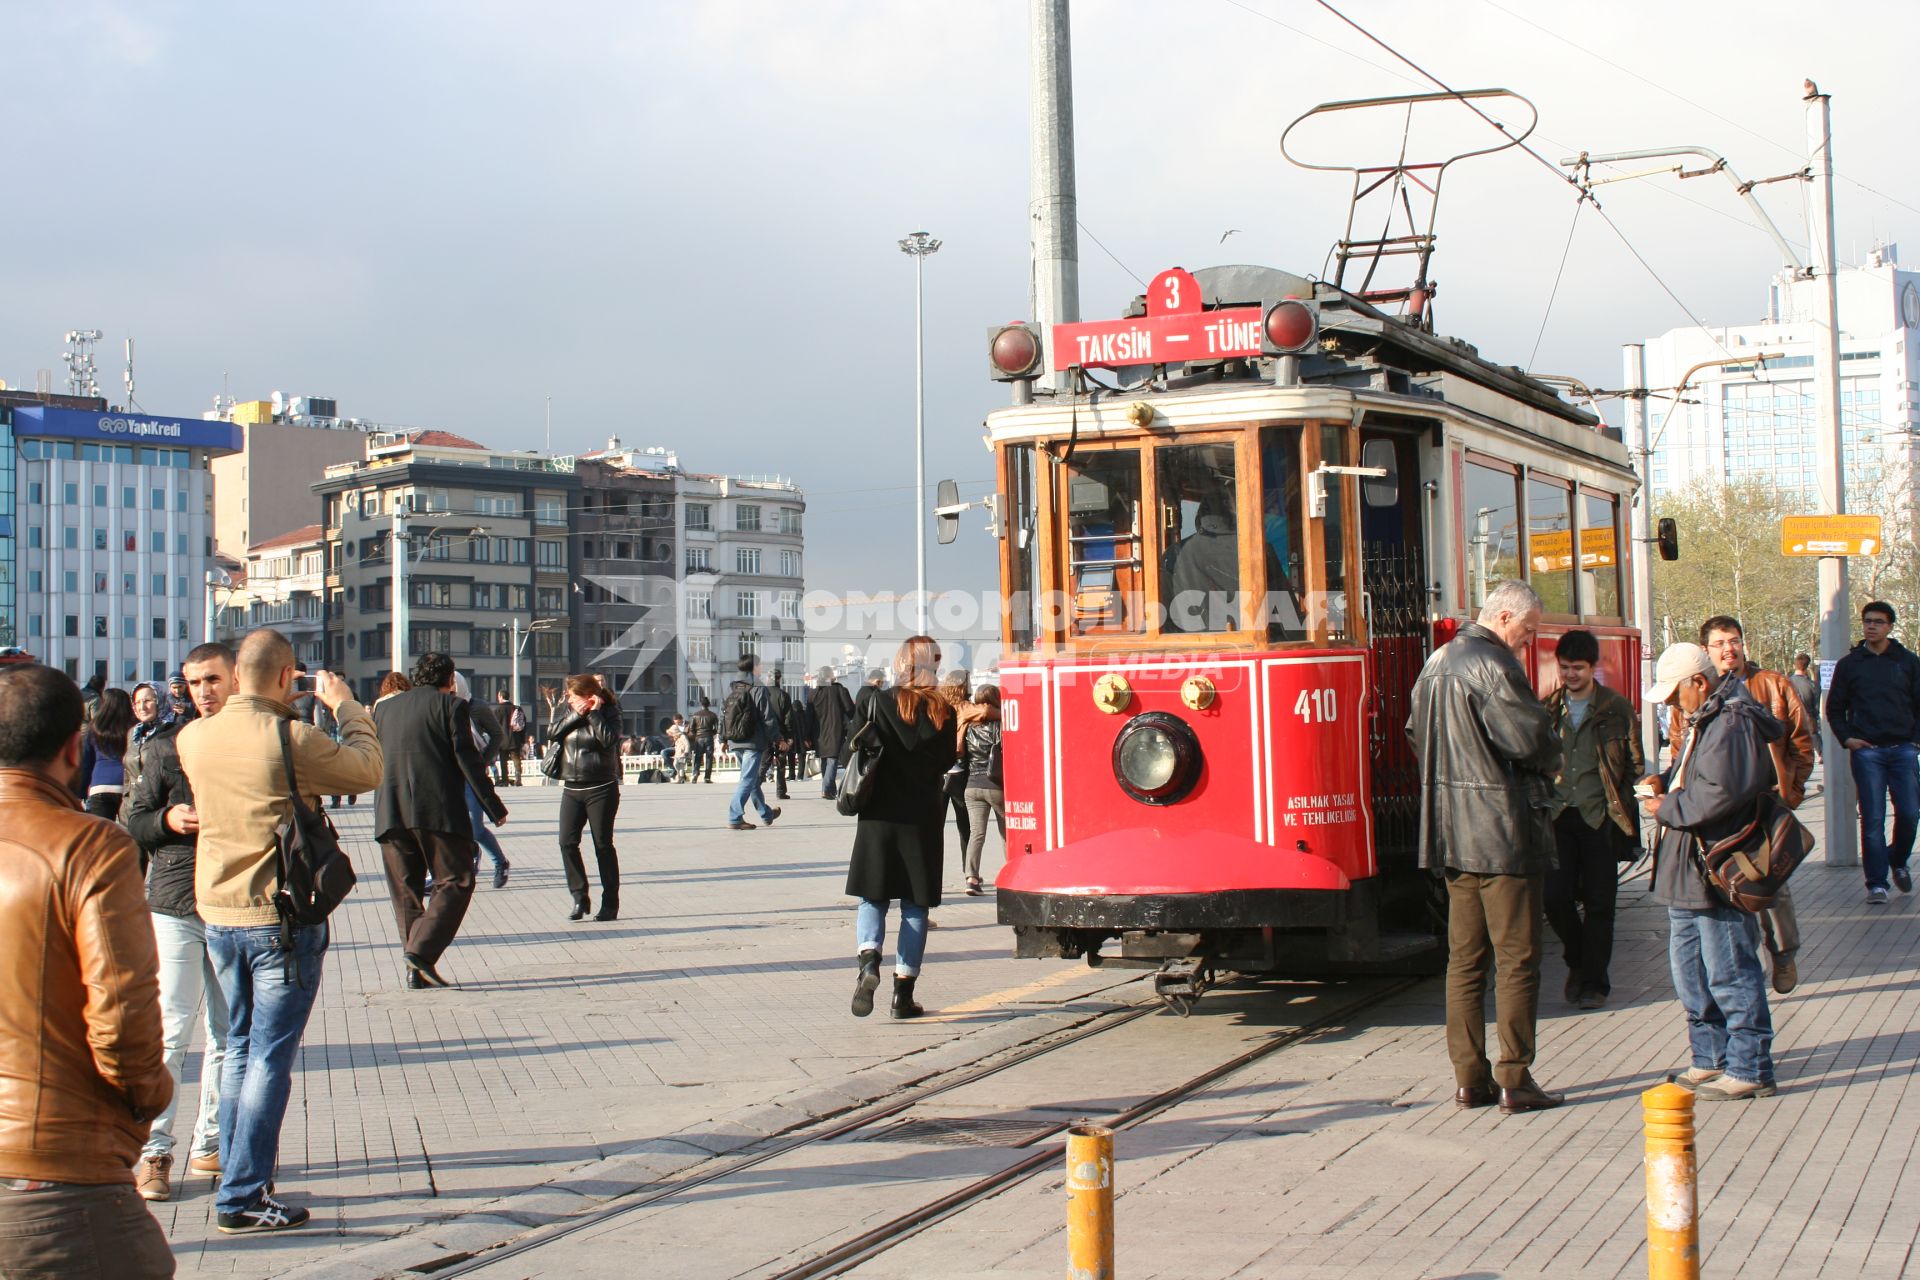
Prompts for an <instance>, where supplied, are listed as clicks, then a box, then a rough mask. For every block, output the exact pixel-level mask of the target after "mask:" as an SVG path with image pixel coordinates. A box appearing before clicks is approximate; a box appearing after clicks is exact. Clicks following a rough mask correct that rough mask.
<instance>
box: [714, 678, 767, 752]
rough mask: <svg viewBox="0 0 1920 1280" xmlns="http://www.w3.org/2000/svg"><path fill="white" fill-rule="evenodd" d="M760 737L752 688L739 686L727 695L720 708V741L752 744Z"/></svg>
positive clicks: (758, 713) (758, 714)
mask: <svg viewBox="0 0 1920 1280" xmlns="http://www.w3.org/2000/svg"><path fill="white" fill-rule="evenodd" d="M759 736H760V708H759V707H758V706H756V705H754V701H753V686H752V685H741V686H740V687H739V688H738V689H735V690H734V691H733V692H732V693H730V694H728V695H727V702H726V705H725V706H723V707H721V708H720V740H721V741H722V742H753V741H755V740H757V739H758V738H759Z"/></svg>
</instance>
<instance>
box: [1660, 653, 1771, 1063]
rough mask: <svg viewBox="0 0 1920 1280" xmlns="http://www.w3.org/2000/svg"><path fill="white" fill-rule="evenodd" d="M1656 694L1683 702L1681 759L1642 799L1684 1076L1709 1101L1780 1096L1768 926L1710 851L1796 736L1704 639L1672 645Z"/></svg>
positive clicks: (1736, 824) (1677, 753)
mask: <svg viewBox="0 0 1920 1280" xmlns="http://www.w3.org/2000/svg"><path fill="white" fill-rule="evenodd" d="M1646 696H1647V697H1648V698H1649V699H1650V700H1651V701H1653V702H1665V703H1670V704H1671V705H1673V706H1674V707H1676V708H1678V710H1679V712H1680V714H1681V717H1682V722H1683V724H1684V726H1685V727H1684V731H1683V732H1682V734H1681V736H1680V738H1679V739H1678V740H1677V741H1676V742H1675V743H1674V749H1673V764H1672V766H1671V767H1670V768H1669V769H1668V771H1667V773H1666V775H1665V776H1664V777H1663V778H1660V779H1657V780H1653V779H1650V780H1649V782H1648V783H1647V784H1645V786H1646V789H1647V790H1650V791H1653V792H1655V793H1656V794H1652V795H1648V796H1647V797H1646V798H1645V799H1644V801H1643V802H1642V807H1643V808H1644V809H1645V810H1646V812H1647V815H1648V816H1649V817H1651V818H1653V819H1654V820H1655V821H1656V822H1657V823H1659V828H1660V830H1659V843H1658V845H1657V846H1656V847H1655V849H1654V856H1653V899H1654V901H1655V902H1658V903H1660V904H1661V905H1663V906H1665V907H1666V908H1667V923H1668V928H1669V934H1668V940H1667V957H1668V961H1669V963H1670V964H1671V966H1672V969H1673V987H1674V991H1675V992H1676V993H1677V994H1678V995H1679V997H1680V1003H1681V1005H1682V1006H1683V1007H1684V1008H1685V1009H1686V1012H1687V1040H1688V1042H1689V1044H1690V1045H1691V1047H1692V1050H1693V1065H1692V1066H1691V1067H1690V1068H1688V1069H1687V1070H1686V1071H1683V1072H1679V1073H1677V1074H1676V1075H1674V1077H1673V1081H1674V1083H1675V1084H1680V1085H1684V1086H1686V1087H1687V1088H1690V1089H1692V1090H1693V1091H1694V1093H1695V1095H1696V1096H1697V1097H1699V1098H1700V1099H1701V1100H1702V1101H1742V1100H1745V1099H1748V1098H1764V1097H1771V1096H1772V1095H1773V1094H1774V1093H1775V1092H1776V1089H1775V1085H1774V1078H1773V1052H1772V1047H1773V1017H1772V1014H1771V1013H1770V1011H1769V1010H1768V1008H1767V978H1766V971H1765V970H1764V969H1762V968H1761V966H1760V925H1759V922H1758V921H1757V920H1756V919H1755V918H1754V917H1753V916H1751V915H1749V914H1747V913H1746V912H1744V911H1741V910H1739V909H1738V908H1736V907H1732V906H1729V905H1727V904H1726V903H1725V902H1724V901H1722V900H1721V899H1720V898H1719V897H1718V895H1716V894H1715V893H1714V891H1713V890H1712V889H1711V888H1709V887H1708V883H1707V880H1706V873H1705V868H1704V865H1703V864H1702V862H1701V850H1702V849H1703V848H1705V847H1706V846H1708V845H1711V844H1712V843H1714V841H1716V840H1719V839H1721V838H1723V837H1725V836H1729V835H1732V834H1734V833H1735V832H1737V831H1738V830H1740V828H1741V827H1743V826H1745V825H1746V823H1747V822H1749V821H1751V819H1752V817H1753V813H1754V807H1755V806H1756V805H1757V804H1758V803H1759V800H1760V796H1761V794H1762V793H1763V792H1765V791H1766V790H1768V789H1769V788H1770V787H1771V786H1772V785H1773V781H1774V777H1773V762H1772V756H1771V755H1770V753H1769V750H1768V748H1769V745H1770V744H1771V743H1773V742H1775V741H1776V740H1778V739H1779V737H1780V736H1781V734H1782V733H1784V732H1785V730H1784V728H1783V727H1782V725H1781V724H1780V722H1779V721H1778V720H1777V719H1775V718H1774V716H1773V713H1772V712H1770V711H1768V710H1767V709H1766V708H1765V707H1763V706H1761V705H1760V703H1759V702H1757V701H1755V700H1754V697H1753V695H1752V694H1751V693H1749V692H1747V689H1746V686H1745V684H1743V683H1742V682H1741V681H1740V680H1738V679H1734V678H1729V677H1728V676H1727V675H1724V674H1722V673H1721V672H1720V671H1719V670H1718V669H1717V668H1716V667H1715V665H1714V662H1713V660H1712V659H1711V658H1710V657H1708V656H1707V651H1706V650H1705V649H1703V648H1701V647H1700V646H1699V645H1697V644H1675V645H1669V646H1668V647H1667V650H1666V652H1664V653H1662V654H1661V655H1660V661H1659V663H1658V664H1657V665H1656V666H1655V668H1654V683H1653V687H1652V688H1651V689H1648V690H1647V693H1646Z"/></svg>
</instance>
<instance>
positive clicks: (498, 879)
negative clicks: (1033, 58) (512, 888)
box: [493, 858, 513, 889]
mask: <svg viewBox="0 0 1920 1280" xmlns="http://www.w3.org/2000/svg"><path fill="white" fill-rule="evenodd" d="M512 866H513V864H512V863H511V862H508V861H507V860H506V859H505V858H502V859H501V860H500V865H499V866H497V867H495V868H494V869H493V887H494V888H496V889H504V888H506V887H507V871H508V870H509V869H510V868H511V867H512Z"/></svg>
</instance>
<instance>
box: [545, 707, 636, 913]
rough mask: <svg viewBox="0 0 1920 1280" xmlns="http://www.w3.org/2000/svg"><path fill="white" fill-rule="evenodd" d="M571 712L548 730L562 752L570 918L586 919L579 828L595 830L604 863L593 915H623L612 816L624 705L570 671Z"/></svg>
mask: <svg viewBox="0 0 1920 1280" xmlns="http://www.w3.org/2000/svg"><path fill="white" fill-rule="evenodd" d="M566 698H567V708H568V710H567V713H566V714H565V715H563V716H561V717H560V719H559V720H558V721H557V722H555V724H554V726H553V728H552V729H550V730H549V731H548V733H547V750H548V751H549V752H553V751H556V750H557V751H558V752H559V772H557V773H555V774H554V775H552V776H554V777H556V778H558V779H559V780H560V784H561V788H562V789H561V792H560V865H561V866H562V867H564V868H565V869H566V873H567V889H568V891H569V892H571V893H572V894H573V912H572V914H570V915H568V916H567V919H569V920H581V919H584V918H586V914H587V911H588V910H589V909H590V908H591V906H592V904H591V903H590V902H589V901H588V900H587V868H586V864H585V863H583V862H582V861H581V860H580V830H581V828H582V827H586V828H589V829H590V830H591V831H592V832H593V856H594V860H595V861H596V862H598V863H599V864H600V910H599V912H598V913H596V914H595V915H594V917H593V918H594V919H595V920H615V919H618V918H619V916H620V857H619V855H618V854H617V853H615V852H614V848H613V818H614V815H615V814H616V813H618V812H619V811H620V704H619V703H618V702H616V701H614V697H613V693H612V692H611V691H610V690H609V689H608V688H607V686H605V685H604V684H601V683H600V677H598V676H592V675H582V676H568V677H567V683H566Z"/></svg>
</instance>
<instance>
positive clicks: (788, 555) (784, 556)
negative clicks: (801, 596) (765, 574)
mask: <svg viewBox="0 0 1920 1280" xmlns="http://www.w3.org/2000/svg"><path fill="white" fill-rule="evenodd" d="M780 576H781V577H783V578H797V577H799V576H800V553H799V552H798V551H782V552H781V553H780Z"/></svg>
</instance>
